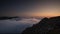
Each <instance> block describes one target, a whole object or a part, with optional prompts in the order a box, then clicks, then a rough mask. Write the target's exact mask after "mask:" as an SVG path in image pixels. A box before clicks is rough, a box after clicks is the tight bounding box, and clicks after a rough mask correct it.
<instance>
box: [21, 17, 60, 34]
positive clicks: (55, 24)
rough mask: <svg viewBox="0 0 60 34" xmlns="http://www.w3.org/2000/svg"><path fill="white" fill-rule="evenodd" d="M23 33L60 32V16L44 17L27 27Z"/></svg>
mask: <svg viewBox="0 0 60 34" xmlns="http://www.w3.org/2000/svg"><path fill="white" fill-rule="evenodd" d="M22 34H60V16H57V17H51V18H43V19H42V20H41V21H40V22H39V23H37V24H35V25H33V26H32V27H29V28H26V29H25V30H24V31H23V32H22Z"/></svg>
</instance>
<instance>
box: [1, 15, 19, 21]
mask: <svg viewBox="0 0 60 34" xmlns="http://www.w3.org/2000/svg"><path fill="white" fill-rule="evenodd" d="M13 18H18V17H17V16H15V17H6V16H3V17H0V20H6V19H13Z"/></svg>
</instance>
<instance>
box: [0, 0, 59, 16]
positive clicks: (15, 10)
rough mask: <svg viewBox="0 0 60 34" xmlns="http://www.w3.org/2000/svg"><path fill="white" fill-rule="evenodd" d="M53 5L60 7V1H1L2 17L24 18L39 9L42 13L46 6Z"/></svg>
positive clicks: (0, 14)
mask: <svg viewBox="0 0 60 34" xmlns="http://www.w3.org/2000/svg"><path fill="white" fill-rule="evenodd" d="M52 3H53V4H56V3H57V4H58V5H59V1H43V0H39V1H38V0H0V16H22V15H23V16H24V13H25V14H26V13H30V12H32V13H34V12H35V11H36V10H38V9H39V11H40V10H41V9H42V8H43V7H44V6H48V5H52ZM43 12H44V11H43ZM40 13H41V11H40ZM29 15H30V14H29ZM26 16H27V15H26Z"/></svg>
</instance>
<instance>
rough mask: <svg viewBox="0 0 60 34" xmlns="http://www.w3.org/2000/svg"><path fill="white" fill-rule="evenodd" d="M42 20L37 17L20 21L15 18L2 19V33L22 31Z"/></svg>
mask: <svg viewBox="0 0 60 34" xmlns="http://www.w3.org/2000/svg"><path fill="white" fill-rule="evenodd" d="M40 20H41V19H35V18H29V19H26V18H24V19H20V20H18V21H16V20H14V19H8V20H0V33H21V32H22V31H23V30H24V29H26V28H27V27H31V26H32V25H33V24H36V23H38V22H39V21H40Z"/></svg>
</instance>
